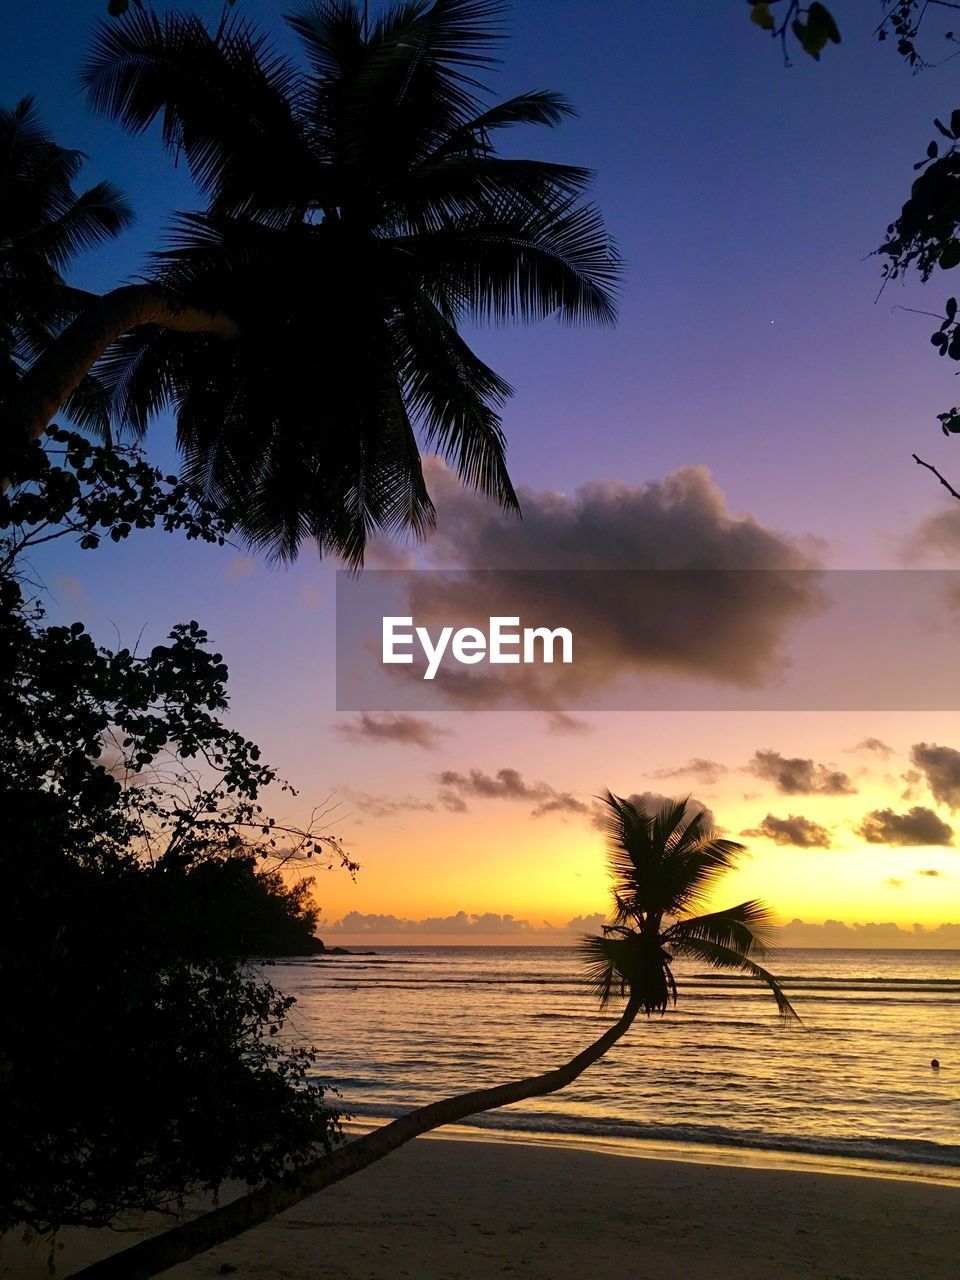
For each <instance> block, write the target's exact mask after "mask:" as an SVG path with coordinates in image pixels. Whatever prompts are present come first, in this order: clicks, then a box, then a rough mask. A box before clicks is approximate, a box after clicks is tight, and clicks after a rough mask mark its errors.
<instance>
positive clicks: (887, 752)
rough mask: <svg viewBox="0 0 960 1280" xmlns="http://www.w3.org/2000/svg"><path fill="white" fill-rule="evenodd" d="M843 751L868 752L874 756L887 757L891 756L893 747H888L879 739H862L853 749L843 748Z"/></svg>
mask: <svg viewBox="0 0 960 1280" xmlns="http://www.w3.org/2000/svg"><path fill="white" fill-rule="evenodd" d="M844 750H845V751H870V752H873V754H874V755H878V756H882V757H883V758H884V759H886V758H887V756H892V755H893V747H888V746H887V744H886V743H885V742H883V741H882V740H881V739H880V738H864V740H863V741H862V742H858V743H857V745H856V746H855V747H844Z"/></svg>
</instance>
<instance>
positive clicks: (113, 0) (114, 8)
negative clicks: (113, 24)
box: [107, 0, 130, 18]
mask: <svg viewBox="0 0 960 1280" xmlns="http://www.w3.org/2000/svg"><path fill="white" fill-rule="evenodd" d="M129 8H130V0H110V3H109V4H108V5H107V13H109V15H110V17H111V18H122V17H123V15H124V14H125V13H126V12H127V10H128V9H129Z"/></svg>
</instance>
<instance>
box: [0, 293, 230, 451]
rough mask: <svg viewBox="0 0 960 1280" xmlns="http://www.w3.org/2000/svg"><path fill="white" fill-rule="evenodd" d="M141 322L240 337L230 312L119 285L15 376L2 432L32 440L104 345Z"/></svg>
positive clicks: (98, 298) (95, 300) (91, 304)
mask: <svg viewBox="0 0 960 1280" xmlns="http://www.w3.org/2000/svg"><path fill="white" fill-rule="evenodd" d="M141 324H158V325H163V326H164V327H165V328H167V329H176V330H178V331H179V332H181V333H210V334H213V335H215V336H216V337H218V338H224V339H226V340H228V341H235V340H236V339H237V338H239V336H240V326H239V325H238V324H237V322H236V321H235V320H234V319H232V318H231V317H230V316H227V315H224V314H223V313H222V312H213V311H205V310H203V309H202V308H201V307H193V306H187V305H186V304H184V303H180V302H177V301H176V299H175V298H172V297H171V296H170V295H169V294H167V293H164V291H163V290H162V289H157V288H156V287H155V286H153V285H148V284H133V285H123V286H122V287H121V288H119V289H112V290H111V291H110V292H109V293H105V294H103V295H102V296H96V295H91V300H90V302H89V304H88V305H87V306H85V307H84V309H83V310H82V311H81V312H80V314H79V315H78V316H77V317H76V319H75V320H73V321H71V323H70V324H69V325H67V327H66V328H65V329H64V330H63V332H62V333H61V334H60V335H59V336H58V337H57V338H56V340H55V341H54V342H52V343H51V344H50V346H49V347H48V348H47V350H46V351H45V352H44V353H43V355H42V356H40V357H39V358H38V359H37V360H35V361H34V363H33V364H32V365H31V366H30V368H29V369H28V370H27V372H26V373H25V374H24V376H23V378H22V379H21V380H20V384H19V386H18V387H17V390H16V392H15V394H14V395H13V396H11V398H10V403H9V405H8V406H7V411H6V413H5V414H4V418H5V422H4V434H9V435H11V436H12V437H13V438H14V439H17V438H19V439H21V440H28V439H29V440H38V439H39V438H40V436H42V435H43V433H44V431H46V429H47V426H48V425H49V422H50V419H51V418H52V417H53V415H54V414H55V413H56V412H57V410H58V409H59V408H60V406H61V405H62V404H63V402H64V400H66V398H67V396H69V395H70V394H71V392H73V391H75V390H76V388H77V386H78V384H79V382H80V380H81V378H83V376H84V375H85V374H87V373H89V372H90V369H91V368H92V367H93V365H94V364H95V363H96V361H97V360H99V358H100V356H102V355H103V353H104V351H106V349H107V347H109V345H110V343H111V342H114V341H116V339H117V338H119V337H121V336H122V335H123V334H124V333H126V332H127V331H128V330H130V329H134V328H136V326H137V325H141Z"/></svg>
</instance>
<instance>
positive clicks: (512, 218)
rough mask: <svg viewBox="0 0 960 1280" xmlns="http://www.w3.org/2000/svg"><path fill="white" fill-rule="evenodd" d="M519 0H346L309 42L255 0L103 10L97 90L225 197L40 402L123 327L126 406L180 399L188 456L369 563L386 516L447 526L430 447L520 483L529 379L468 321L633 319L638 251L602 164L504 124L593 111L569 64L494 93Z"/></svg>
mask: <svg viewBox="0 0 960 1280" xmlns="http://www.w3.org/2000/svg"><path fill="white" fill-rule="evenodd" d="M501 11H502V6H501V5H500V4H499V3H492V2H491V0H432V3H428V2H427V0H413V2H410V0H398V2H397V3H394V4H393V5H391V6H390V7H388V8H386V9H385V10H384V11H383V12H382V13H381V14H380V15H379V16H378V17H376V19H375V20H373V21H372V22H370V23H369V24H367V23H366V22H365V20H364V15H363V6H362V5H361V4H360V3H357V2H356V0H321V2H320V3H313V4H308V5H305V6H304V7H302V8H301V10H300V11H299V12H298V13H297V14H295V15H294V16H293V17H291V18H289V19H288V21H289V23H290V25H291V26H292V28H293V30H294V32H295V33H296V35H297V37H298V38H299V41H300V44H301V47H302V50H303V55H304V57H303V60H302V62H300V63H297V62H293V61H291V60H290V59H289V58H287V57H286V56H282V55H281V54H279V53H278V52H277V51H276V50H275V49H274V48H273V47H272V46H271V44H270V42H269V41H268V40H267V38H266V36H265V35H263V34H262V33H261V32H259V31H258V30H257V29H256V28H255V27H254V26H253V25H252V24H251V23H250V22H249V21H247V20H246V19H244V18H242V17H240V16H237V15H233V16H230V17H226V18H225V19H224V20H223V21H222V22H221V23H220V26H219V27H218V29H217V31H216V32H214V33H212V34H211V32H209V31H208V30H207V29H206V27H205V26H204V25H203V23H202V22H201V20H200V19H199V18H197V17H195V16H191V15H186V14H179V13H168V14H165V15H159V14H157V13H155V12H153V11H151V10H150V9H149V8H142V9H133V8H131V9H130V10H129V12H128V13H127V14H126V16H125V17H123V18H122V19H120V20H119V21H115V22H109V23H102V24H101V25H100V26H99V28H98V30H97V34H96V38H95V40H94V44H93V49H92V52H91V54H90V56H89V59H88V61H87V63H86V66H85V69H84V72H83V83H84V85H85V87H86V90H87V94H88V98H89V101H90V102H91V104H92V105H93V106H94V108H95V109H96V110H97V111H99V112H101V113H103V114H105V115H108V116H111V117H113V118H114V119H116V120H117V121H119V123H120V124H121V125H123V126H124V127H125V128H127V129H128V130H130V131H131V132H133V133H141V132H143V131H144V130H146V129H147V128H148V127H149V126H150V125H151V124H153V123H154V122H155V121H156V120H158V119H159V120H160V121H161V124H162V135H163V141H164V143H165V145H166V147H167V148H168V150H169V151H170V152H171V153H173V154H174V155H175V156H177V157H182V158H183V159H184V160H185V161H186V163H187V164H188V165H189V167H190V170H191V173H192V175H193V178H194V180H195V182H196V184H197V186H198V187H199V189H200V191H201V192H202V194H203V196H204V197H205V199H206V202H207V203H206V207H205V209H204V210H203V211H202V212H200V213H190V214H184V215H181V216H180V217H179V218H178V219H177V221H176V223H175V225H174V228H173V231H172V238H171V241H170V244H169V247H168V248H167V249H166V250H164V251H163V252H161V253H159V254H157V255H156V257H155V258H154V260H153V263H152V270H151V275H150V280H149V282H148V283H147V284H145V285H141V286H128V287H127V288H126V289H125V290H120V291H117V292H116V293H115V294H114V295H110V296H108V297H107V298H106V299H104V300H103V302H102V305H101V307H100V309H99V310H97V309H96V308H95V309H92V310H91V312H90V313H89V314H88V316H86V317H85V318H84V321H83V322H82V323H79V324H78V326H77V329H76V331H75V333H74V335H72V336H73V338H74V339H75V341H72V343H65V344H64V353H65V354H64V358H63V359H62V360H61V361H60V364H59V366H58V368H57V369H56V370H54V371H53V373H52V374H51V372H50V369H49V367H48V368H47V369H42V368H41V369H38V372H37V377H36V378H35V379H34V381H33V383H32V384H31V386H30V387H29V388H28V389H27V390H28V392H29V393H30V394H28V395H25V397H24V403H23V413H22V414H21V415H20V417H19V419H18V426H19V428H20V429H21V430H23V431H25V432H27V433H29V432H31V431H32V432H34V433H35V432H36V431H37V430H41V431H42V430H43V428H44V426H45V424H46V421H47V420H49V414H50V412H51V411H52V410H51V405H55V404H56V402H57V401H58V398H60V397H62V395H63V394H64V392H65V390H66V389H67V388H68V387H69V385H70V382H71V379H72V378H74V377H75V376H77V375H79V373H80V372H81V370H83V369H85V368H87V367H89V365H90V362H91V360H92V359H93V358H95V357H97V356H101V355H103V359H102V360H101V363H100V365H99V368H98V373H99V374H100V376H101V377H102V378H103V380H104V382H105V383H106V384H107V385H108V386H109V388H110V389H111V392H112V396H113V411H114V416H115V419H116V421H117V422H118V423H119V424H121V425H122V426H124V427H126V428H127V429H129V430H130V431H131V432H133V433H135V434H140V433H142V432H143V431H144V430H145V429H146V426H147V424H148V422H149V420H150V419H151V417H152V416H153V415H155V414H156V413H157V412H158V411H160V410H161V409H163V408H166V407H172V408H173V410H174V412H175V414H176V420H177V431H178V437H179V442H180V445H181V448H182V451H183V455H184V459H185V469H186V474H187V476H188V477H189V478H191V479H193V480H194V481H197V482H199V483H200V485H201V486H202V488H203V490H204V492H205V495H206V497H207V498H208V499H211V500H212V501H214V502H216V503H218V504H221V505H224V506H229V507H231V508H233V509H234V510H235V512H236V515H237V517H238V519H239V523H240V528H241V531H242V532H244V533H245V534H246V535H247V537H248V538H249V539H250V540H251V542H252V543H254V544H255V545H258V546H262V547H264V548H267V549H268V550H270V551H272V552H273V553H275V554H278V555H280V556H284V557H292V556H294V555H295V554H296V552H297V549H298V547H299V546H300V545H301V543H302V542H303V541H304V540H305V539H314V540H316V541H317V542H318V543H319V545H320V547H321V550H324V549H330V550H333V551H335V552H337V553H339V554H340V555H342V556H344V557H345V558H346V559H347V560H348V561H351V562H353V563H358V562H359V561H360V560H361V559H362V556H363V550H364V544H365V541H366V538H367V536H368V534H369V533H370V532H371V531H385V532H387V533H394V532H409V533H412V534H413V535H418V534H420V533H421V532H422V531H423V530H424V529H425V528H426V527H427V526H429V524H430V523H431V521H432V518H433V508H432V505H431V502H430V497H429V494H428V493H427V490H426V487H425V484H424V479H423V475H422V471H421V462H420V451H421V449H422V448H428V449H435V450H437V451H439V452H440V453H441V454H443V455H444V456H445V457H446V458H447V459H448V460H450V461H451V462H452V464H453V465H454V466H455V467H456V469H457V471H458V472H459V474H460V476H461V477H462V478H463V480H464V481H465V482H466V483H467V484H468V485H470V486H472V487H474V488H476V489H478V490H480V491H482V492H484V493H486V494H489V495H491V496H492V497H493V498H495V499H496V500H497V501H498V502H500V503H501V504H502V505H503V506H504V507H506V508H515V507H516V497H515V494H514V491H513V487H512V485H511V482H510V477H509V475H508V473H507V469H506V464H505V457H504V435H503V430H502V423H501V417H500V409H501V406H502V404H503V402H504V400H505V399H506V397H507V396H508V395H509V393H510V390H511V388H510V387H509V386H508V385H507V383H506V382H505V381H504V380H503V379H502V378H501V377H499V376H498V375H497V374H496V373H495V372H494V371H493V370H492V369H491V368H489V367H488V366H487V365H486V364H485V363H484V362H483V361H482V360H481V359H480V358H479V357H478V356H477V355H476V353H475V352H474V351H473V350H472V349H471V347H470V346H469V344H468V343H467V341H466V340H465V338H464V336H463V334H462V332H461V330H462V327H463V325H464V324H466V323H475V322H481V323H482V322H503V321H513V320H520V321H533V320H540V319H542V318H543V317H545V316H548V315H555V316H557V317H559V318H560V319H562V320H565V321H569V322H581V321H594V322H600V323H609V322H611V321H612V320H613V318H614V304H613V288H614V285H615V282H616V279H617V276H618V270H619V264H618V258H617V254H616V251H615V250H614V248H613V246H612V244H611V241H610V240H609V238H608V236H607V234H606V232H605V231H604V227H603V222H602V219H601V217H600V214H599V213H598V212H597V210H596V209H595V208H594V207H593V206H592V205H591V204H589V203H588V202H586V201H585V199H584V197H583V192H584V188H585V186H586V185H587V183H588V181H589V178H590V174H589V172H588V171H587V170H585V169H583V168H580V167H578V166H573V165H567V164H556V163H547V162H544V161H535V160H524V159H514V158H507V157H504V156H502V155H500V154H498V152H497V149H496V147H495V140H496V139H497V138H498V136H499V135H500V133H501V131H502V130H504V129H507V128H509V127H511V126H517V125H520V126H526V125H546V126H554V125H557V124H558V123H560V122H561V121H562V120H563V119H564V118H565V117H567V116H569V115H571V114H572V112H571V108H570V106H569V105H568V103H567V102H566V101H565V100H564V99H563V98H562V97H561V96H560V95H558V94H555V93H551V92H534V93H524V94H520V95H518V96H516V97H513V98H510V99H508V100H507V101H501V102H494V101H492V100H491V98H490V95H489V92H488V90H487V89H486V88H485V86H484V85H483V83H482V82H481V81H480V80H479V79H478V75H480V74H481V73H482V72H483V71H484V69H485V68H487V67H488V66H489V65H490V64H491V62H492V61H493V57H492V54H493V51H494V49H495V47H496V44H497V42H498V40H499V39H500V35H501V32H500V17H501ZM178 315H179V317H180V319H179V323H178V322H177V318H178ZM184 316H186V317H188V318H189V323H187V322H186V321H185V320H184V318H183V317H184ZM204 317H206V322H204ZM185 329H186V330H193V331H190V332H184V330H185ZM225 338H226V339H227V340H226V341H225V340H224V339H225ZM104 352H105V354H104Z"/></svg>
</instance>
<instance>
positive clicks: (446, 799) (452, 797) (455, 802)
mask: <svg viewBox="0 0 960 1280" xmlns="http://www.w3.org/2000/svg"><path fill="white" fill-rule="evenodd" d="M437 803H438V804H439V805H440V806H441V807H442V808H444V809H446V810H448V812H450V813H466V812H467V809H468V806H467V802H466V800H464V799H463V797H462V796H458V795H457V793H456V792H455V791H441V792H440V794H439V795H438V796H437Z"/></svg>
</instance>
